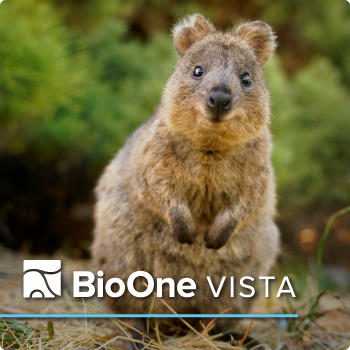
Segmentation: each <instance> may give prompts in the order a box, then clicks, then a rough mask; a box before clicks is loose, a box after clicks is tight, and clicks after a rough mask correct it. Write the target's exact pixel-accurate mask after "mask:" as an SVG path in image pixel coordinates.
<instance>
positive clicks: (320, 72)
mask: <svg viewBox="0 0 350 350" xmlns="http://www.w3.org/2000/svg"><path fill="white" fill-rule="evenodd" d="M266 75H267V80H268V83H269V86H270V90H271V94H272V102H273V107H272V110H273V115H274V117H273V119H272V130H273V134H274V135H275V140H274V155H273V161H274V164H275V167H276V174H277V180H278V184H279V193H280V201H281V203H282V205H283V206H287V207H290V208H298V207H299V208H304V209H305V207H309V206H310V205H317V204H325V203H332V202H333V203H334V202H341V203H346V201H347V199H348V193H349V178H350V139H349V131H350V118H349V110H350V92H349V90H348V89H346V88H345V86H343V85H342V84H341V79H340V74H339V72H338V71H337V69H336V68H335V67H334V66H333V65H332V64H331V63H330V62H329V61H328V60H327V59H326V58H315V59H314V60H313V61H312V62H311V63H310V65H309V66H307V67H306V68H304V69H303V70H301V71H299V72H298V73H297V74H296V75H295V76H294V77H293V78H292V79H291V80H287V79H286V77H284V75H283V72H282V70H281V69H280V66H279V62H278V60H277V59H276V58H274V59H273V60H272V61H271V62H270V63H269V64H268V67H267V69H266Z"/></svg>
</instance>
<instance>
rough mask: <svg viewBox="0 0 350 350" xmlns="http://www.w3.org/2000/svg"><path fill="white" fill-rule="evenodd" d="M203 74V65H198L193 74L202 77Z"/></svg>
mask: <svg viewBox="0 0 350 350" xmlns="http://www.w3.org/2000/svg"><path fill="white" fill-rule="evenodd" d="M203 74H204V70H203V68H202V67H201V66H197V67H196V68H195V69H194V71H193V73H192V75H193V76H194V77H196V78H200V77H201V76H202V75H203Z"/></svg>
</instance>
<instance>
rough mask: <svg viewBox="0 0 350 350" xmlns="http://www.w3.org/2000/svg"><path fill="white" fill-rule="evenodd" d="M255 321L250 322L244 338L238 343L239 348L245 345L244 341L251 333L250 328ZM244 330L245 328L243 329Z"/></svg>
mask: <svg viewBox="0 0 350 350" xmlns="http://www.w3.org/2000/svg"><path fill="white" fill-rule="evenodd" d="M252 324H253V321H250V322H249V325H248V328H247V330H246V332H245V334H244V336H243V338H242V339H241V340H240V342H239V343H238V347H240V346H241V345H243V343H244V341H245V340H246V339H247V336H248V333H249V331H250V327H251V326H252ZM243 329H244V328H243Z"/></svg>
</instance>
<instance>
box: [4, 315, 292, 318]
mask: <svg viewBox="0 0 350 350" xmlns="http://www.w3.org/2000/svg"><path fill="white" fill-rule="evenodd" d="M179 317H181V318H216V317H217V318H297V317H298V314H18V315H16V314H0V318H179Z"/></svg>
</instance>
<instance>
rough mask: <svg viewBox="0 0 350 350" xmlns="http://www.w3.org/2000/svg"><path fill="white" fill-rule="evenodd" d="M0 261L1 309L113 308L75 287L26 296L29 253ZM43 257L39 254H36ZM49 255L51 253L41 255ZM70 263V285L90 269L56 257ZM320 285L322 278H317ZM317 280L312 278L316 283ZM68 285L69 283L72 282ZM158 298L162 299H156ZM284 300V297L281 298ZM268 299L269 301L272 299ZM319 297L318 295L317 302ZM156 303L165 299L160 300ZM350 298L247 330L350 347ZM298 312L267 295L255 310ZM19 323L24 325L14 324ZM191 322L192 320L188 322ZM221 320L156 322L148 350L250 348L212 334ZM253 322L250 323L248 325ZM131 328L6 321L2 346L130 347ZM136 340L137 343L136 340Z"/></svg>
mask: <svg viewBox="0 0 350 350" xmlns="http://www.w3.org/2000/svg"><path fill="white" fill-rule="evenodd" d="M0 254H1V261H0V313H42V314H45V313H59V314H61V313H99V314H100V313H105V312H108V310H106V309H105V308H104V305H103V304H101V303H100V302H99V301H98V300H97V299H95V298H90V299H89V300H88V301H85V303H83V301H82V300H74V299H73V298H71V297H70V295H71V293H70V292H69V288H66V290H68V292H67V291H65V292H64V293H63V296H62V297H61V298H58V299H55V300H54V301H52V300H50V299H48V300H40V299H33V300H28V299H23V298H22V261H23V260H24V259H25V258H28V256H24V255H19V254H17V255H14V254H12V253H10V252H8V251H4V250H2V251H1V252H0ZM35 258H36V259H38V258H39V257H35ZM40 258H47V257H40ZM54 258H59V259H61V260H62V261H63V264H64V280H65V281H66V283H67V285H68V287H69V285H70V282H71V281H70V280H69V278H68V277H69V276H71V275H72V273H71V271H73V270H83V269H90V266H88V265H89V263H88V262H84V261H71V260H67V259H65V258H64V257H62V256H56V257H54ZM314 284H315V285H316V282H315V283H314ZM310 285H312V283H310ZM66 287H67V286H66ZM156 299H157V298H156ZM280 299H282V298H280ZM266 300H267V301H266ZM314 301H315V299H313V302H314ZM154 302H161V301H160V300H155V301H154ZM344 303H348V305H349V299H348V298H346V297H344V298H342V299H341V300H337V299H334V298H332V297H331V296H329V295H324V296H322V298H321V299H320V302H319V303H317V305H316V304H315V303H314V304H315V305H314V308H313V313H311V311H310V303H308V302H305V303H304V305H302V302H299V303H298V305H296V306H295V307H296V308H297V311H298V313H299V314H300V315H301V316H303V315H307V317H306V318H305V319H304V320H303V321H302V322H300V320H301V319H302V318H301V317H300V318H299V320H298V322H299V323H300V324H298V322H294V323H293V322H289V321H288V320H286V319H280V320H276V319H268V320H254V322H253V323H252V322H250V320H242V321H241V326H242V327H245V328H243V330H242V332H246V333H247V334H248V333H249V336H250V337H253V338H255V339H257V340H259V342H260V343H261V344H263V345H260V348H259V349H276V350H277V349H279V350H286V349H288V350H291V349H298V350H299V349H310V350H311V349H329V350H330V349H332V350H333V349H337V350H341V349H344V350H347V349H348V348H349V347H350V311H349V306H346V305H345V304H344ZM284 308H287V311H289V312H293V311H294V310H292V309H291V306H288V305H283V302H282V301H281V300H279V299H273V298H269V299H265V298H261V299H260V301H259V303H258V304H257V305H256V307H255V309H254V310H253V312H254V313H282V312H283V309H284ZM9 321H11V322H19V323H20V324H22V325H24V326H25V327H23V326H21V325H20V324H19V325H18V324H17V325H16V324H11V323H9ZM185 322H186V321H185ZM214 323H215V320H212V321H211V320H205V324H204V323H203V324H202V327H203V329H202V331H200V332H198V331H197V330H191V329H189V328H188V327H187V326H186V325H185V324H183V326H182V327H181V326H178V325H174V324H171V323H166V324H165V325H162V326H161V327H160V326H158V322H156V323H155V324H153V325H151V327H150V337H147V336H144V339H145V341H146V342H145V348H148V349H162V350H163V349H164V350H166V349H179V350H185V349H220V350H221V349H244V347H239V342H235V341H232V344H229V343H226V342H222V341H220V335H212V332H210V335H209V334H208V331H211V329H212V327H213V325H214ZM248 326H249V327H248ZM129 337H130V335H129V331H128V327H127V325H126V324H124V322H123V320H117V319H89V320H85V319H53V320H47V319H42V320H36V319H27V320H17V321H16V320H14V319H3V320H0V347H2V348H3V349H11V348H19V349H56V350H57V349H60V350H63V349H85V350H87V349H95V350H96V349H111V350H112V349H113V350H115V349H125V340H126V339H129ZM135 342H137V341H136V340H135Z"/></svg>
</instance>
